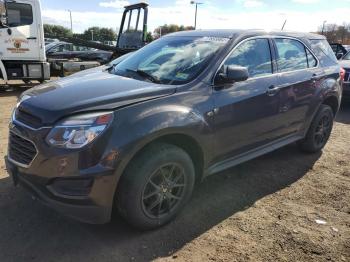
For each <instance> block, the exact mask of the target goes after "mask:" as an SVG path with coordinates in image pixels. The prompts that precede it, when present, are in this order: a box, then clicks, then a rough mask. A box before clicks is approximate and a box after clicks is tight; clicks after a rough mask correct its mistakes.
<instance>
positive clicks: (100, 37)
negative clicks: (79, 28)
mask: <svg viewBox="0 0 350 262" xmlns="http://www.w3.org/2000/svg"><path fill="white" fill-rule="evenodd" d="M92 36H93V40H94V41H100V42H104V41H116V39H117V34H116V33H115V32H114V31H113V29H111V28H103V27H97V26H94V27H90V28H88V29H87V30H85V31H84V33H83V34H82V35H81V37H80V38H83V39H85V40H92Z"/></svg>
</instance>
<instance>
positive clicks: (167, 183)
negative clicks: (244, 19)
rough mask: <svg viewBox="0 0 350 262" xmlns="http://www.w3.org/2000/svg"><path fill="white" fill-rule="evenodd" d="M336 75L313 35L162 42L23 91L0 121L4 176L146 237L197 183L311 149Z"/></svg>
mask: <svg viewBox="0 0 350 262" xmlns="http://www.w3.org/2000/svg"><path fill="white" fill-rule="evenodd" d="M341 72H343V71H341V69H340V66H339V65H338V63H337V60H336V58H335V56H334V54H333V52H332V49H331V48H330V46H329V44H328V43H327V41H326V39H325V38H324V37H323V36H320V35H315V34H303V33H287V32H265V31H256V30H244V31H243V30H211V31H190V32H181V33H176V34H171V35H168V36H165V37H162V38H161V39H159V40H157V41H155V42H153V43H151V44H149V45H147V46H146V47H144V48H142V49H140V50H139V51H137V52H135V53H134V54H133V55H131V56H130V57H128V58H126V59H124V60H123V61H122V62H120V63H118V64H116V65H114V66H111V67H110V68H108V69H105V70H99V71H91V72H90V73H87V74H83V75H81V74H78V75H73V76H71V77H67V78H63V79H61V80H58V81H55V82H51V83H47V84H44V85H40V86H38V87H35V88H33V89H31V90H28V91H26V92H25V93H24V94H23V95H22V96H21V97H20V99H19V102H18V105H17V107H16V108H15V110H14V113H13V117H12V121H11V123H10V136H9V146H8V156H7V157H6V163H7V169H8V171H9V173H10V174H11V175H12V177H13V180H14V182H15V184H17V183H19V184H21V185H23V186H25V187H26V188H27V189H29V190H30V191H31V192H32V193H33V194H35V195H36V196H37V198H39V199H41V200H42V201H43V202H45V203H46V204H48V205H50V206H52V207H53V208H55V209H56V210H58V211H60V212H62V213H64V214H66V215H69V216H71V217H74V218H76V219H79V220H80V221H84V222H88V223H106V222H108V221H109V220H110V219H111V214H112V210H113V209H115V210H118V211H119V214H121V215H122V216H123V217H124V218H125V219H126V220H127V221H128V222H129V223H130V224H132V225H134V226H136V227H138V228H142V229H149V228H155V227H158V226H161V225H164V224H165V223H167V222H169V221H170V220H172V219H173V218H174V217H175V216H176V215H177V214H178V213H179V212H180V210H181V209H182V208H183V207H184V205H185V204H186V202H187V201H188V200H189V198H190V196H191V193H192V191H193V188H194V185H195V182H199V181H201V180H202V179H203V178H205V177H206V176H209V175H212V174H215V173H218V172H220V171H222V170H224V169H227V168H230V167H232V166H235V165H237V164H239V163H242V162H244V161H247V160H250V159H252V158H255V157H257V156H260V155H262V154H265V153H267V152H270V151H272V150H275V149H277V148H280V147H282V146H285V145H287V144H290V143H293V142H297V143H298V145H299V146H300V148H301V149H302V150H303V151H306V152H311V153H312V152H317V151H319V150H321V149H322V148H323V147H324V146H325V144H326V142H327V140H328V138H329V136H330V133H331V130H332V125H333V119H334V117H335V115H336V113H337V111H338V108H339V104H340V102H339V101H340V99H341V93H342V87H341V85H342V77H344V74H343V73H341ZM300 157H303V155H302V154H301V155H300ZM198 216H200V214H198ZM198 219H200V217H198Z"/></svg>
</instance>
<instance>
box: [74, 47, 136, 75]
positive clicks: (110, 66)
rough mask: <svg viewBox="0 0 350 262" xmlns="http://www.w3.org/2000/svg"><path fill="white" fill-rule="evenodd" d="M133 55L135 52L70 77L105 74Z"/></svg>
mask: <svg viewBox="0 0 350 262" xmlns="http://www.w3.org/2000/svg"><path fill="white" fill-rule="evenodd" d="M133 53H134V52H130V53H126V54H125V55H122V56H120V57H118V58H116V59H114V60H112V61H111V62H109V63H108V64H105V65H101V66H98V67H94V68H90V69H86V70H83V71H80V72H77V73H75V74H73V75H71V76H70V77H82V76H87V75H90V74H94V73H100V72H103V71H106V70H112V69H113V67H114V66H116V65H117V64H119V63H121V62H122V61H124V60H125V59H126V58H128V57H129V56H131V55H132V54H133Z"/></svg>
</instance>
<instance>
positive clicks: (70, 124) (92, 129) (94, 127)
mask: <svg viewBox="0 0 350 262" xmlns="http://www.w3.org/2000/svg"><path fill="white" fill-rule="evenodd" d="M112 120H113V113H111V112H108V113H106V112H103V113H91V114H84V115H77V116H72V117H69V118H66V119H64V120H63V121H61V122H59V123H58V124H57V125H56V126H55V127H54V128H53V129H52V130H51V131H50V133H49V134H48V136H47V137H46V141H47V143H49V144H50V145H53V146H55V147H60V148H82V147H84V146H86V145H87V144H89V143H90V142H92V141H93V140H94V139H96V137H98V136H99V135H100V134H101V133H102V132H103V131H104V130H105V129H106V128H107V127H108V125H109V124H110V123H111V122H112Z"/></svg>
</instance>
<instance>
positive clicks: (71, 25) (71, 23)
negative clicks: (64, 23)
mask: <svg viewBox="0 0 350 262" xmlns="http://www.w3.org/2000/svg"><path fill="white" fill-rule="evenodd" d="M67 11H68V12H69V17H70V31H71V32H72V34H73V20H72V11H71V10H69V9H68V10H67Z"/></svg>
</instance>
